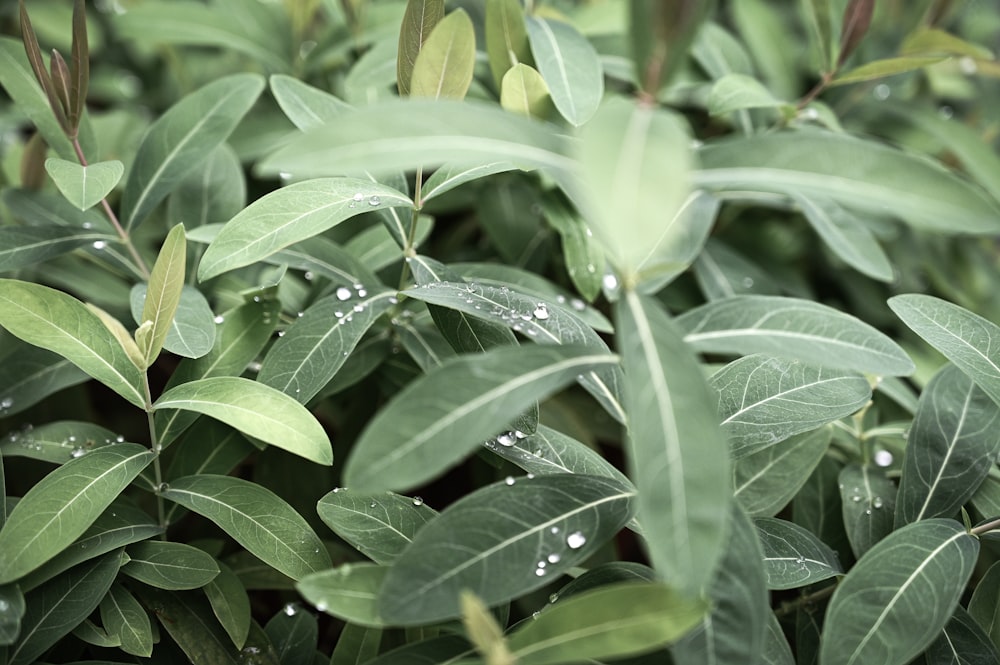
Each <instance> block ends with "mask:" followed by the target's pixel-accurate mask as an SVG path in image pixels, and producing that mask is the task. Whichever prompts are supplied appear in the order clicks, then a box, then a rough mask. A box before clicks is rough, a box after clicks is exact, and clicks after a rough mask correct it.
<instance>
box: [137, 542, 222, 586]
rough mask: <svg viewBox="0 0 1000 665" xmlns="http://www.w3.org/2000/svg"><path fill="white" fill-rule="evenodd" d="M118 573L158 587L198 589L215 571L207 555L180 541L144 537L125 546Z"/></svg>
mask: <svg viewBox="0 0 1000 665" xmlns="http://www.w3.org/2000/svg"><path fill="white" fill-rule="evenodd" d="M127 553H128V557H129V561H128V563H126V564H125V565H124V566H122V572H123V573H124V574H126V575H128V576H129V577H132V578H134V579H137V580H139V581H140V582H142V583H144V584H148V585H149V586H154V587H156V588H158V589H170V590H171V591H180V590H183V589H200V588H201V587H203V586H205V585H206V584H208V583H209V582H211V581H212V580H213V579H215V576H216V575H218V574H219V566H218V564H216V563H215V559H213V558H212V557H211V556H210V555H209V554H206V553H205V552H203V551H202V550H200V549H198V548H197V547H192V546H191V545H186V544H184V543H171V542H162V541H155V540H147V541H145V542H142V543H136V544H135V545H131V546H129V548H128V550H127Z"/></svg>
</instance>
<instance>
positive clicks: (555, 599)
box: [549, 593, 559, 603]
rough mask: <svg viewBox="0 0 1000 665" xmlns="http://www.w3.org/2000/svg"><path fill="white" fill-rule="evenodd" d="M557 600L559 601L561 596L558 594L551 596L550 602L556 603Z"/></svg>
mask: <svg viewBox="0 0 1000 665" xmlns="http://www.w3.org/2000/svg"><path fill="white" fill-rule="evenodd" d="M557 600H559V594H558V593H554V594H552V595H551V596H549V602H550V603H554V602H556V601H557Z"/></svg>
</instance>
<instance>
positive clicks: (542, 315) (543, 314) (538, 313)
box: [531, 303, 549, 321]
mask: <svg viewBox="0 0 1000 665" xmlns="http://www.w3.org/2000/svg"><path fill="white" fill-rule="evenodd" d="M531 314H532V315H533V316H534V317H535V318H536V319H538V320H539V321H544V320H545V319H547V318H549V310H548V309H546V307H545V305H543V304H541V303H539V304H538V306H537V307H535V311H534V312H532V313H531Z"/></svg>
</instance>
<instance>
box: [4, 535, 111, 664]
mask: <svg viewBox="0 0 1000 665" xmlns="http://www.w3.org/2000/svg"><path fill="white" fill-rule="evenodd" d="M119 565H121V552H120V551H115V552H111V553H110V554H105V555H104V556H103V557H101V558H99V559H95V560H93V561H91V562H88V563H84V564H81V565H79V566H77V567H75V568H73V569H72V570H70V571H68V572H66V573H64V574H62V575H60V576H58V577H56V578H55V579H53V580H50V581H49V582H47V583H46V584H45V585H44V586H41V587H39V588H37V589H35V590H33V591H32V592H31V593H29V594H27V596H25V605H26V611H25V614H24V619H22V621H21V634H20V636H19V637H18V640H17V642H15V643H14V644H13V645H12V646H11V647H10V648H9V651H8V652H7V659H8V660H7V662H8V663H9V665H29V663H34V662H36V659H37V658H38V657H39V656H41V655H42V654H44V653H45V652H46V651H47V650H48V649H49V647H51V646H52V645H53V644H55V643H56V642H58V641H59V640H61V639H62V638H63V637H65V636H66V635H67V634H69V633H70V631H72V630H73V629H74V628H76V627H77V626H78V625H79V624H81V623H82V622H83V621H84V620H85V619H86V618H87V616H88V615H90V613H91V612H93V611H94V610H95V609H96V608H97V606H98V604H99V603H100V602H101V599H102V598H103V597H104V594H106V593H107V592H108V589H110V588H111V584H112V582H114V580H115V575H117V573H118V567H119Z"/></svg>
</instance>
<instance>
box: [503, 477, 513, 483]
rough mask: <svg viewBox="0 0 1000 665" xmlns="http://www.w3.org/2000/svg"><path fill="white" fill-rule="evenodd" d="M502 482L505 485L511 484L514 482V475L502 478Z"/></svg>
mask: <svg viewBox="0 0 1000 665" xmlns="http://www.w3.org/2000/svg"><path fill="white" fill-rule="evenodd" d="M503 482H504V483H505V484H506V485H513V484H514V476H507V477H506V478H504V481H503Z"/></svg>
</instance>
